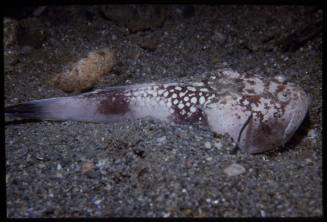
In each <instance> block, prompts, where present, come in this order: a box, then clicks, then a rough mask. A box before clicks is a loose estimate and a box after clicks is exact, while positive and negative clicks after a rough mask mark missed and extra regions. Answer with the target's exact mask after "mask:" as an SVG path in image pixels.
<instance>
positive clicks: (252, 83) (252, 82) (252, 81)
mask: <svg viewBox="0 0 327 222" xmlns="http://www.w3.org/2000/svg"><path fill="white" fill-rule="evenodd" d="M246 81H247V82H248V83H249V84H250V85H255V81H254V80H246Z"/></svg>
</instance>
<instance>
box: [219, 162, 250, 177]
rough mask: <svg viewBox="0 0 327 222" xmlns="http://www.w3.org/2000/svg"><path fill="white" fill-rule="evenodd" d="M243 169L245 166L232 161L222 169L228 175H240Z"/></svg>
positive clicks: (243, 171)
mask: <svg viewBox="0 0 327 222" xmlns="http://www.w3.org/2000/svg"><path fill="white" fill-rule="evenodd" d="M245 171H246V170H245V168H244V167H243V166H242V165H240V164H237V163H233V164H231V165H229V166H228V167H226V168H225V169H224V173H225V174H227V176H229V177H230V176H237V175H240V174H242V173H245Z"/></svg>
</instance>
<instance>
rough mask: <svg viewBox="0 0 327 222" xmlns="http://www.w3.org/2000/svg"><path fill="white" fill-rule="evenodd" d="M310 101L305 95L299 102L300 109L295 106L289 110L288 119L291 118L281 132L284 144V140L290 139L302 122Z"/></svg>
mask: <svg viewBox="0 0 327 222" xmlns="http://www.w3.org/2000/svg"><path fill="white" fill-rule="evenodd" d="M306 95H307V94H306ZM310 103H311V98H310V97H309V96H307V97H305V98H303V99H302V100H301V103H300V104H301V106H302V109H299V108H296V109H293V110H290V113H291V118H290V119H291V120H290V121H289V123H288V125H287V127H286V128H285V130H284V132H283V139H284V144H285V143H286V142H288V140H290V139H291V137H292V136H293V134H294V133H295V132H296V130H297V129H298V128H299V127H300V125H301V124H302V122H303V120H304V118H305V116H306V115H307V113H308V109H309V105H310Z"/></svg>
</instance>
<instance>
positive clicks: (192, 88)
mask: <svg viewBox="0 0 327 222" xmlns="http://www.w3.org/2000/svg"><path fill="white" fill-rule="evenodd" d="M187 89H188V90H190V91H193V92H195V91H196V88H194V87H191V86H188V87H187Z"/></svg>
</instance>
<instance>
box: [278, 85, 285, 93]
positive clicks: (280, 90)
mask: <svg viewBox="0 0 327 222" xmlns="http://www.w3.org/2000/svg"><path fill="white" fill-rule="evenodd" d="M285 88H286V85H284V84H279V85H278V86H277V91H276V92H277V93H279V92H282V91H284V89H285Z"/></svg>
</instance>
